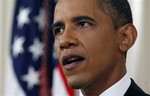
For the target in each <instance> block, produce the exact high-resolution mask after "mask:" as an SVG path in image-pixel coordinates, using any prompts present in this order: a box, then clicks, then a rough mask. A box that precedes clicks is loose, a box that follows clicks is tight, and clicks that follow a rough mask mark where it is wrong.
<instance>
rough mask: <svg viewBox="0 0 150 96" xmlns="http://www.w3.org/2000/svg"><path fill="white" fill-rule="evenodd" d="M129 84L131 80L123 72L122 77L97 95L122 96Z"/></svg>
mask: <svg viewBox="0 0 150 96" xmlns="http://www.w3.org/2000/svg"><path fill="white" fill-rule="evenodd" d="M130 84H131V80H130V78H129V76H128V75H127V74H125V76H124V77H123V78H122V79H120V80H119V81H118V82H116V83H115V84H114V85H112V86H111V87H109V88H108V89H107V90H105V91H104V92H103V93H102V94H100V95H99V96H124V94H125V93H126V91H127V89H128V88H129V86H130ZM79 94H80V95H79V96H83V95H82V93H81V92H80V93H79Z"/></svg>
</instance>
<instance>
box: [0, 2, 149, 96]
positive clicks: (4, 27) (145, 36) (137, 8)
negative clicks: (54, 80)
mask: <svg viewBox="0 0 150 96" xmlns="http://www.w3.org/2000/svg"><path fill="white" fill-rule="evenodd" d="M129 1H130V3H131V4H132V5H131V6H132V9H133V15H134V16H133V17H134V23H135V25H136V27H137V30H138V33H139V36H138V39H137V42H136V43H135V45H134V47H133V48H132V49H130V51H129V54H128V59H127V68H128V72H129V74H130V76H131V77H132V78H133V79H134V80H135V81H136V82H137V83H138V84H139V85H140V87H142V88H143V89H144V90H145V91H146V92H149V93H150V51H149V50H150V32H149V30H150V12H149V10H150V0H129ZM14 3H15V0H0V96H3V95H2V94H3V91H4V83H5V75H6V74H7V73H6V69H7V67H8V66H9V63H7V62H8V57H9V56H8V54H9V53H8V52H9V43H10V42H9V41H10V33H11V22H12V16H13V6H14Z"/></svg>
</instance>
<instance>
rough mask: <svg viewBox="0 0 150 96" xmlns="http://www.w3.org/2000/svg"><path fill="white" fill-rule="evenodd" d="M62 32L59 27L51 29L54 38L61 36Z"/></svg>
mask: <svg viewBox="0 0 150 96" xmlns="http://www.w3.org/2000/svg"><path fill="white" fill-rule="evenodd" d="M63 31H64V29H63V28H61V27H58V28H53V33H54V35H55V36H57V35H59V34H61V33H62V32H63Z"/></svg>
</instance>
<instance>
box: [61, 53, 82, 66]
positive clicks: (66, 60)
mask: <svg viewBox="0 0 150 96" xmlns="http://www.w3.org/2000/svg"><path fill="white" fill-rule="evenodd" d="M84 59H85V58H84V57H83V56H80V55H77V54H71V55H67V56H63V58H62V64H63V65H67V64H71V63H73V62H78V61H82V60H84Z"/></svg>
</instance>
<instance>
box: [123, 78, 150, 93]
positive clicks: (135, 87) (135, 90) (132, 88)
mask: <svg viewBox="0 0 150 96" xmlns="http://www.w3.org/2000/svg"><path fill="white" fill-rule="evenodd" d="M124 96H150V95H148V94H146V93H145V92H144V91H143V90H142V89H141V88H140V87H139V86H138V85H137V84H136V83H135V82H134V81H133V80H132V79H131V85H130V86H129V88H128V90H127V92H126V93H125V95H124Z"/></svg>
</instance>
